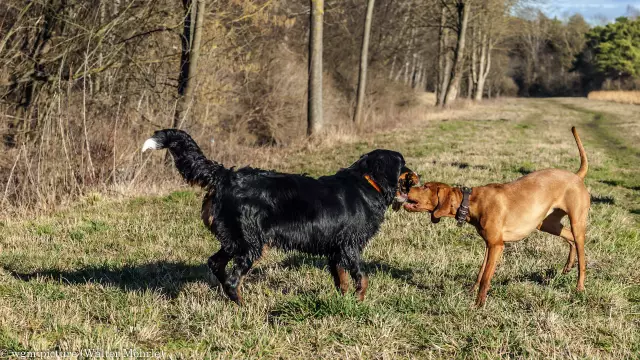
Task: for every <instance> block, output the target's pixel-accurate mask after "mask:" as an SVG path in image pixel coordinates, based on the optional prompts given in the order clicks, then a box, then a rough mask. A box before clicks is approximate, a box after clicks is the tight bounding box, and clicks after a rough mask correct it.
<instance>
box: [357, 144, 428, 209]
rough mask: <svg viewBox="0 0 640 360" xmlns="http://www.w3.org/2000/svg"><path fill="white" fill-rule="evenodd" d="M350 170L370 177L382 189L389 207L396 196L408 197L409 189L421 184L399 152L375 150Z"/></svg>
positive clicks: (365, 155) (364, 156)
mask: <svg viewBox="0 0 640 360" xmlns="http://www.w3.org/2000/svg"><path fill="white" fill-rule="evenodd" d="M349 169H350V170H352V171H356V172H357V173H359V174H360V175H361V176H368V177H370V178H371V180H372V181H373V182H374V183H375V184H376V185H377V186H378V187H380V192H381V193H382V195H383V196H384V198H385V201H386V204H387V205H390V204H391V202H392V201H393V199H394V198H395V197H396V196H406V192H407V191H408V190H409V188H411V186H413V185H415V184H417V183H418V182H419V179H418V175H417V174H416V173H415V172H413V171H412V170H411V169H409V168H408V167H406V166H405V161H404V157H402V154H400V153H399V152H397V151H391V150H374V151H372V152H370V153H367V154H364V155H362V156H361V157H360V159H358V161H356V162H355V163H354V164H353V165H351V166H350V167H349ZM398 194H400V195H398Z"/></svg>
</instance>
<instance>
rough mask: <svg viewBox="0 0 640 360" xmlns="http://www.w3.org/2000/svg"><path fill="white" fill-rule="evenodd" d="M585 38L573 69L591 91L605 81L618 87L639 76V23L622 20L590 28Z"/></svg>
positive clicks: (638, 21) (637, 21) (639, 21)
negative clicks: (614, 83) (584, 43)
mask: <svg viewBox="0 0 640 360" xmlns="http://www.w3.org/2000/svg"><path fill="white" fill-rule="evenodd" d="M586 37H587V43H586V45H585V48H584V51H582V52H581V53H580V54H578V56H577V57H576V61H575V63H574V69H575V70H578V71H580V72H581V73H582V76H583V77H584V78H585V80H586V81H587V82H588V83H591V85H590V86H589V87H590V88H593V87H599V85H600V84H601V82H602V81H603V80H604V79H610V80H614V81H618V83H619V86H621V82H623V81H625V80H627V79H634V78H638V77H640V20H635V21H630V20H629V19H627V18H625V17H621V18H618V19H616V22H615V23H611V24H607V25H606V26H597V27H595V28H593V29H591V31H589V32H588V33H587V35H586ZM594 82H596V84H595V85H594V84H593V83H594Z"/></svg>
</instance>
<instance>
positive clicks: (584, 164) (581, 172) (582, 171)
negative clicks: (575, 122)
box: [571, 126, 589, 180]
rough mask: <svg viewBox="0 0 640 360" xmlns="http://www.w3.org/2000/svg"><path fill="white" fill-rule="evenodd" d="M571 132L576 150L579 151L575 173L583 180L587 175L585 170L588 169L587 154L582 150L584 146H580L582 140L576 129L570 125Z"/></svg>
mask: <svg viewBox="0 0 640 360" xmlns="http://www.w3.org/2000/svg"><path fill="white" fill-rule="evenodd" d="M571 132H572V133H573V137H574V138H575V139H576V144H578V151H579V152H580V169H578V172H576V175H578V176H580V178H581V179H583V180H584V177H585V176H587V170H588V169H589V163H588V162H587V154H586V153H585V152H584V146H582V141H580V136H578V131H577V130H576V127H575V126H573V127H571Z"/></svg>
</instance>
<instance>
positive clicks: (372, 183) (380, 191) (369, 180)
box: [364, 174, 382, 193]
mask: <svg viewBox="0 0 640 360" xmlns="http://www.w3.org/2000/svg"><path fill="white" fill-rule="evenodd" d="M364 178H365V179H367V181H368V182H369V184H371V186H373V188H374V189H376V190H377V191H378V192H379V193H382V190H380V186H379V185H378V184H376V182H375V181H374V180H373V179H372V178H371V176H369V174H365V175H364Z"/></svg>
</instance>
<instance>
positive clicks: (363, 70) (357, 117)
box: [353, 0, 395, 123]
mask: <svg viewBox="0 0 640 360" xmlns="http://www.w3.org/2000/svg"><path fill="white" fill-rule="evenodd" d="M374 3H375V0H369V2H368V3H367V15H366V17H365V20H364V35H363V37H362V50H360V73H359V75H358V92H357V97H356V111H355V113H354V114H353V122H355V123H358V122H361V121H362V118H361V117H362V107H363V104H364V96H365V93H366V86H367V65H368V63H369V36H370V34H371V19H372V18H373V5H374ZM394 60H395V58H394ZM392 71H393V70H392Z"/></svg>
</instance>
